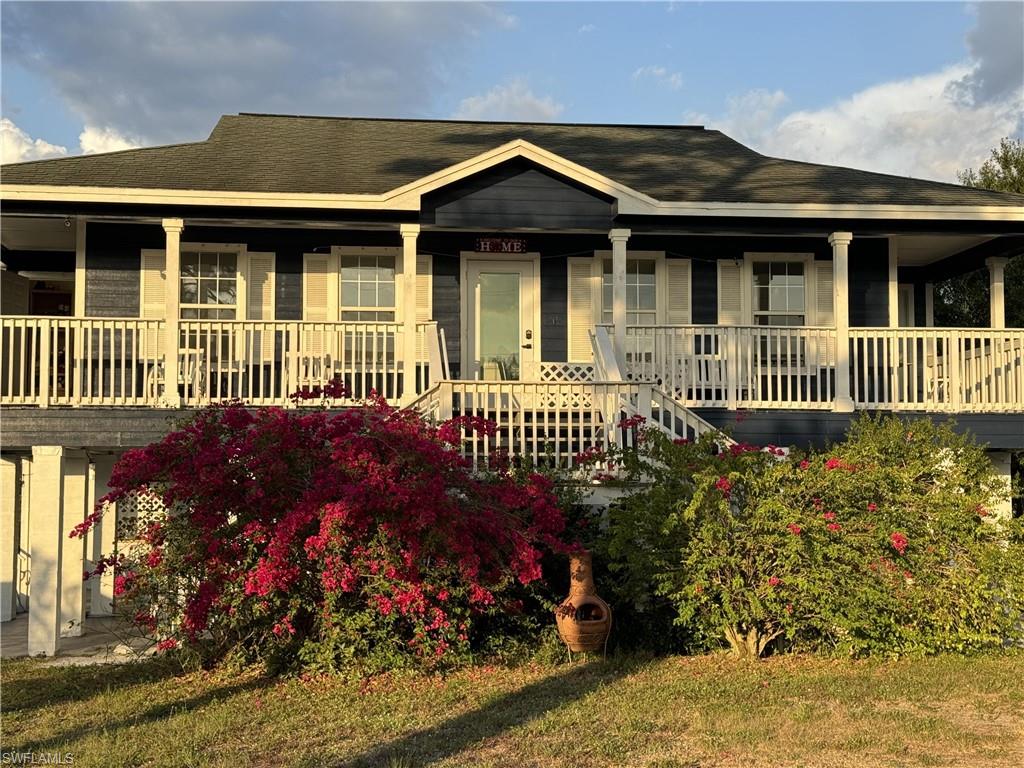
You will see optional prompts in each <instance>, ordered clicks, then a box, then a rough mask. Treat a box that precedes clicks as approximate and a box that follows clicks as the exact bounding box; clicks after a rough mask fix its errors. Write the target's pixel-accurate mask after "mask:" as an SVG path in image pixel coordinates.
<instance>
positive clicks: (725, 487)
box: [715, 477, 732, 499]
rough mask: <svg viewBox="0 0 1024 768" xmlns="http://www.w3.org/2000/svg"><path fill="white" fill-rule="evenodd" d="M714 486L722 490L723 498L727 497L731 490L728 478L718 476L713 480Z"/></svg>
mask: <svg viewBox="0 0 1024 768" xmlns="http://www.w3.org/2000/svg"><path fill="white" fill-rule="evenodd" d="M715 488H717V489H718V490H720V491H721V492H722V495H723V496H724V497H725V498H727V499H728V498H729V494H730V492H731V491H732V483H730V482H729V478H727V477H720V478H718V480H716V481H715Z"/></svg>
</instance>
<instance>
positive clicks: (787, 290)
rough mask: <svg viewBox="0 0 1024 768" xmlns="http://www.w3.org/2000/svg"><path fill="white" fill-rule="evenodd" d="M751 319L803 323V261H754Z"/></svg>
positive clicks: (804, 293)
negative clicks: (752, 317)
mask: <svg viewBox="0 0 1024 768" xmlns="http://www.w3.org/2000/svg"><path fill="white" fill-rule="evenodd" d="M752 266H753V273H754V300H753V307H754V323H755V324H757V325H804V324H805V322H804V321H805V320H806V317H807V314H806V305H805V299H806V290H805V281H804V262H802V261H755V262H754V263H753V265H752Z"/></svg>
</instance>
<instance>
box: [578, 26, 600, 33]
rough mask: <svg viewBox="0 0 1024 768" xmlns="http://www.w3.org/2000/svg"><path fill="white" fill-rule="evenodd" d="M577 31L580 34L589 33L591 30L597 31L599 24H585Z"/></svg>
mask: <svg viewBox="0 0 1024 768" xmlns="http://www.w3.org/2000/svg"><path fill="white" fill-rule="evenodd" d="M576 31H577V33H578V34H581V35H585V34H587V33H589V32H596V31H597V25H596V24H584V25H583V26H582V27H580V28H579V29H578V30H576Z"/></svg>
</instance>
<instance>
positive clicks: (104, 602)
mask: <svg viewBox="0 0 1024 768" xmlns="http://www.w3.org/2000/svg"><path fill="white" fill-rule="evenodd" d="M116 461H117V457H116V456H109V455H102V456H96V457H95V458H93V464H92V466H93V473H92V476H93V483H92V494H91V497H90V499H89V508H88V510H87V511H88V512H91V511H92V509H93V507H95V506H96V500H97V499H100V498H102V497H103V496H106V495H107V493H108V492H109V491H110V488H108V487H107V483H108V482H109V481H110V473H111V471H112V470H113V468H114V463H115V462H116ZM116 531H117V507H116V505H113V504H108V505H107V506H106V508H105V509H104V510H103V517H102V518H101V519H100V522H99V525H98V526H97V527H96V528H94V529H93V550H92V553H93V554H92V560H93V561H94V562H95V561H96V560H99V558H101V557H107V556H109V555H112V554H114V546H115V539H114V534H115V533H116ZM89 610H90V612H91V613H92V614H93V615H94V616H110V615H111V614H113V612H114V570H113V569H112V568H108V569H107V572H106V573H104V574H103V575H102V576H100V577H99V579H94V580H93V584H92V604H91V605H90V606H89Z"/></svg>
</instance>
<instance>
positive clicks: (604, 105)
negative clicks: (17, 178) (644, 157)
mask: <svg viewBox="0 0 1024 768" xmlns="http://www.w3.org/2000/svg"><path fill="white" fill-rule="evenodd" d="M0 26H2V35H3V41H2V42H3V49H2V64H3V70H2V80H0V92H2V117H3V119H4V120H3V136H2V138H3V150H4V161H5V162H7V161H11V160H16V159H32V158H36V157H45V156H60V155H62V154H80V153H82V152H83V151H84V152H92V151H105V150H112V149H119V148H123V147H127V146H136V145H145V144H157V143H168V142H175V141H192V140H200V139H203V138H205V137H206V136H207V135H208V134H209V132H210V130H211V128H212V127H213V124H214V123H215V122H216V119H217V116H218V115H220V114H222V113H229V112H237V111H254V112H284V113H305V114H332V115H374V116H395V117H434V118H452V117H460V118H470V119H521V120H555V121H565V122H576V121H579V122H626V123H666V124H679V123H700V124H705V125H708V126H709V127H715V128H719V129H721V130H724V131H726V132H727V133H729V134H730V135H732V136H734V137H735V138H737V139H739V140H740V141H743V142H745V143H747V144H749V145H751V146H753V147H754V148H756V149H758V150H759V151H763V152H765V153H766V154H773V155H777V156H784V157H792V158H795V159H803V160H811V161H817V162H829V163H836V164H842V165H852V166H855V167H863V168H869V169H871V170H880V171H885V172H891V173H898V174H902V175H917V176H923V177H928V178H938V179H943V180H952V179H953V178H954V176H955V172H956V170H957V169H958V168H963V167H966V166H968V165H977V164H978V163H980V162H981V161H982V160H984V158H985V157H986V156H987V154H988V149H989V148H990V147H992V146H994V145H995V144H996V143H998V140H999V138H1000V137H1001V136H1004V135H1015V136H1019V135H1021V131H1022V118H1021V115H1022V112H1024V43H1022V40H1024V28H1022V27H1024V4H1021V3H1019V2H1018V3H982V4H962V3H952V2H944V3H920V2H919V3H720V2H714V3H712V2H707V3H673V4H667V3H587V2H577V3H499V4H478V3H468V2H467V3H454V4H441V3H415V4H411V5H406V4H400V3H388V4H376V5H362V4H356V3H348V4H325V3H315V4H314V3H258V4H249V3H227V4H218V3H204V4H184V3H73V4H60V3H17V2H5V3H4V4H3V14H2V19H0Z"/></svg>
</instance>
